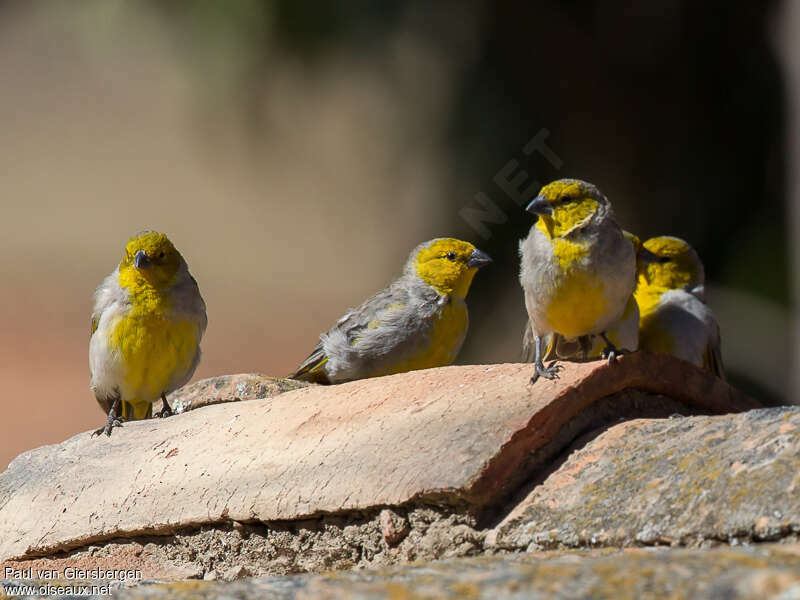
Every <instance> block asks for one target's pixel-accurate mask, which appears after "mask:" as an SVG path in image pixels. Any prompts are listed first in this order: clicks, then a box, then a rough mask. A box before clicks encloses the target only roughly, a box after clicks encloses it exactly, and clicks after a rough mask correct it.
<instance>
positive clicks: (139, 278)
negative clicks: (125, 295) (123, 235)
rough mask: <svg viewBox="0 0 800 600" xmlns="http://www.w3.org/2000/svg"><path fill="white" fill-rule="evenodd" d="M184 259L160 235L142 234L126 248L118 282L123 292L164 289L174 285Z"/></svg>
mask: <svg viewBox="0 0 800 600" xmlns="http://www.w3.org/2000/svg"><path fill="white" fill-rule="evenodd" d="M182 264H183V257H182V256H181V255H180V253H179V252H178V251H177V250H176V249H175V246H173V245H172V242H170V241H169V238H168V237H167V236H166V235H164V234H163V233H156V232H155V231H143V232H142V233H140V234H138V235H136V236H135V237H132V238H131V239H129V240H128V243H127V244H126V245H125V256H123V257H122V262H120V264H119V282H120V285H122V286H123V287H126V288H138V287H140V286H145V287H153V288H156V289H164V288H167V287H169V286H171V285H172V284H173V283H175V277H176V275H177V274H178V271H179V270H180V268H181V265H182Z"/></svg>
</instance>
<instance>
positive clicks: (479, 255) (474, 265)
mask: <svg viewBox="0 0 800 600" xmlns="http://www.w3.org/2000/svg"><path fill="white" fill-rule="evenodd" d="M490 262H492V259H491V258H490V257H489V255H488V254H486V252H482V251H481V250H478V249H477V248H475V250H473V251H472V254H470V255H469V258H468V259H467V266H468V267H469V268H470V269H480V268H481V267H483V266H485V265H488V264H489V263H490Z"/></svg>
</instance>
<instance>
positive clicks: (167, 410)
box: [155, 392, 175, 419]
mask: <svg viewBox="0 0 800 600" xmlns="http://www.w3.org/2000/svg"><path fill="white" fill-rule="evenodd" d="M161 401H162V402H163V403H164V407H163V408H162V409H161V410H160V411H158V412H157V413H156V414H155V416H156V417H158V418H159V419H163V418H166V417H171V416H172V415H173V414H175V413H173V412H172V408H171V407H170V405H169V402H167V395H166V394H165V393H163V392H162V393H161Z"/></svg>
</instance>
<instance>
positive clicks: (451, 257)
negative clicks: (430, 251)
mask: <svg viewBox="0 0 800 600" xmlns="http://www.w3.org/2000/svg"><path fill="white" fill-rule="evenodd" d="M444 257H445V258H446V259H447V260H455V259H456V253H455V252H448V253H447V254H445V255H444Z"/></svg>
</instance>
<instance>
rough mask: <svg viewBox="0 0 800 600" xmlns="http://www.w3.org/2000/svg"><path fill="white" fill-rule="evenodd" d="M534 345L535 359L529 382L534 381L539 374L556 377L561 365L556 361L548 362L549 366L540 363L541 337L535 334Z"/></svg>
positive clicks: (548, 377)
mask: <svg viewBox="0 0 800 600" xmlns="http://www.w3.org/2000/svg"><path fill="white" fill-rule="evenodd" d="M533 339H534V345H535V348H536V359H535V360H534V369H533V375H532V376H531V383H536V381H537V380H538V379H539V376H540V375H541V376H542V377H544V378H545V379H558V372H559V371H560V370H561V369H563V368H564V367H562V366H561V365H557V364H556V361H553V362H551V363H550V366H549V367H545V366H544V363H542V342H543V339H542V338H541V337H540V336H538V335H535V336H534V337H533Z"/></svg>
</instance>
